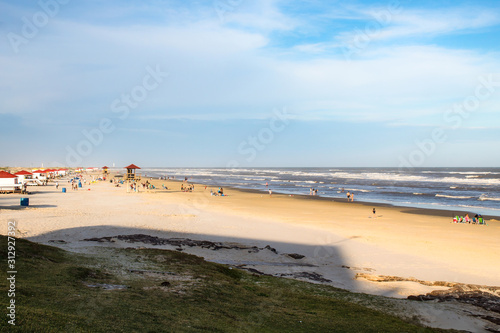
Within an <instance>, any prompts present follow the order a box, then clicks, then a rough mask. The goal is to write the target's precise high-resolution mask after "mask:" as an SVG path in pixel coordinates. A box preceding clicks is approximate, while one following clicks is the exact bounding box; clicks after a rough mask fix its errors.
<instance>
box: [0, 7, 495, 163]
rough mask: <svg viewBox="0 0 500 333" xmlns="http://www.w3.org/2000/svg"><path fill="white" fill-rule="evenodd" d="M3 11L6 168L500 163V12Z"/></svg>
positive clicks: (0, 90)
mask: <svg viewBox="0 0 500 333" xmlns="http://www.w3.org/2000/svg"><path fill="white" fill-rule="evenodd" d="M0 13H1V14H0V36H1V39H0V45H1V47H0V73H1V77H0V142H1V143H0V156H1V158H0V164H1V165H9V166H16V165H24V166H40V165H41V163H44V165H46V166H48V165H53V166H59V165H61V166H62V165H67V166H80V165H82V166H102V165H105V164H106V165H112V164H113V163H115V165H117V166H122V165H128V164H129V163H135V164H138V165H139V166H165V167H168V166H186V167H198V166H217V167H221V166H242V167H252V166H255V167H256V166H290V167H292V166H331V167H335V166H340V167H341V166H392V167H397V166H411V167H420V166H422V167H434V166H473V167H481V166H484V167H489V166H498V165H500V154H498V147H500V117H499V111H500V3H499V2H498V1H403V0H401V1H392V0H391V1H348V2H347V1H328V2H326V1H273V0H270V1H260V0H256V1H248V0H220V1H219V0H217V1H161V0H156V1H141V2H139V1H70V0H45V1H44V0H41V1H39V2H33V1H16V2H12V1H0Z"/></svg>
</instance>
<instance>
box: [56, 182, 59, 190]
mask: <svg viewBox="0 0 500 333" xmlns="http://www.w3.org/2000/svg"><path fill="white" fill-rule="evenodd" d="M58 188H59V183H58V182H56V190H57V189H58Z"/></svg>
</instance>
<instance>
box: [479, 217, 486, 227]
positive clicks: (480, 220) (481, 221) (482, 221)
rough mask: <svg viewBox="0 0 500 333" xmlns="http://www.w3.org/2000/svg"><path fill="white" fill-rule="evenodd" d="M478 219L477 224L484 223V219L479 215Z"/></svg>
mask: <svg viewBox="0 0 500 333" xmlns="http://www.w3.org/2000/svg"><path fill="white" fill-rule="evenodd" d="M478 220H479V221H478V224H483V225H486V221H485V220H484V219H483V218H482V217H480V218H479V219H478Z"/></svg>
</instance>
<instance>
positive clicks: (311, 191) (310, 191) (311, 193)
mask: <svg viewBox="0 0 500 333" xmlns="http://www.w3.org/2000/svg"><path fill="white" fill-rule="evenodd" d="M313 190H314V189H313V188H312V187H311V188H310V189H309V195H313Z"/></svg>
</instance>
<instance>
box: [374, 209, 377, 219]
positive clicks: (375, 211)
mask: <svg viewBox="0 0 500 333" xmlns="http://www.w3.org/2000/svg"><path fill="white" fill-rule="evenodd" d="M376 214H377V210H376V209H375V208H373V218H374V219H376V218H377V215H376Z"/></svg>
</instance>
